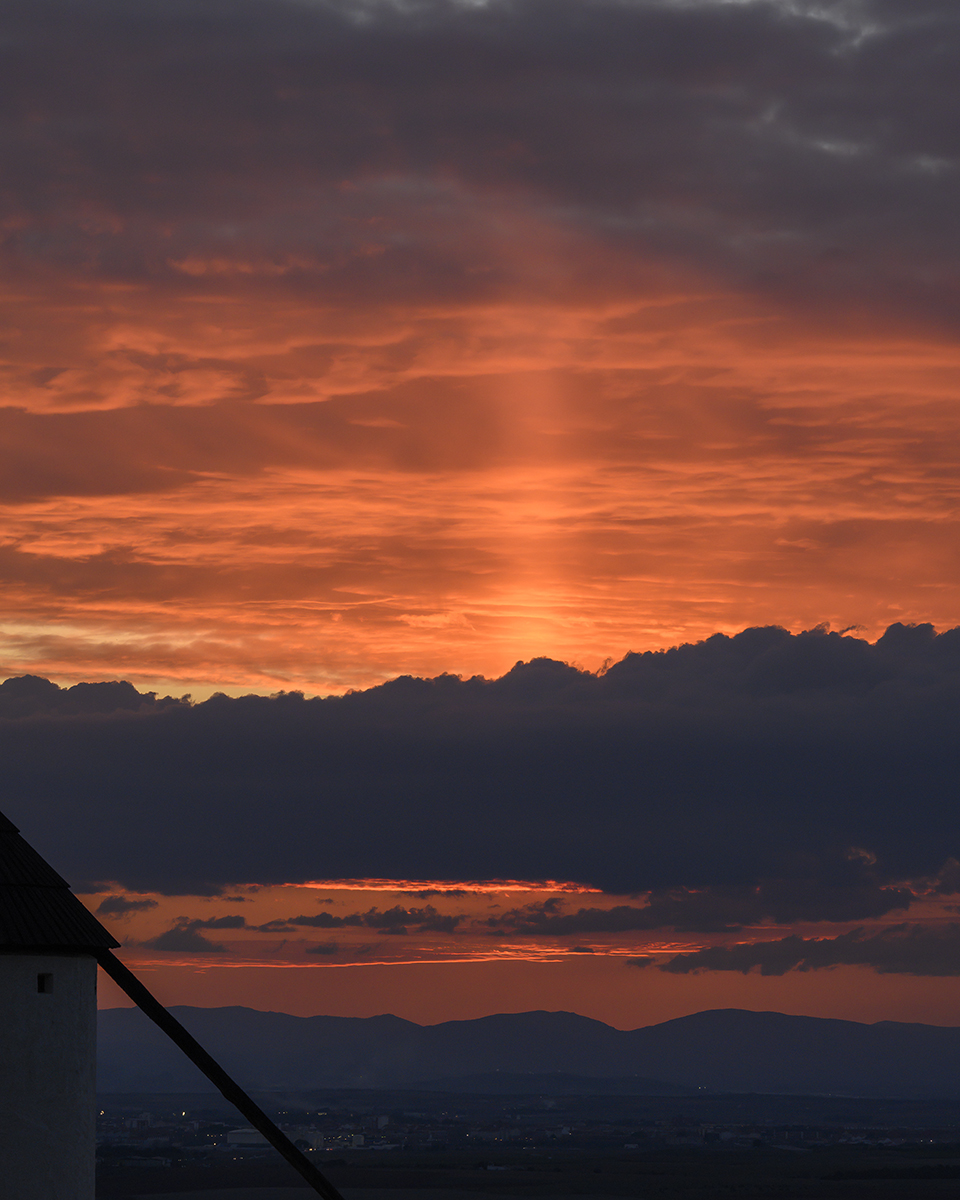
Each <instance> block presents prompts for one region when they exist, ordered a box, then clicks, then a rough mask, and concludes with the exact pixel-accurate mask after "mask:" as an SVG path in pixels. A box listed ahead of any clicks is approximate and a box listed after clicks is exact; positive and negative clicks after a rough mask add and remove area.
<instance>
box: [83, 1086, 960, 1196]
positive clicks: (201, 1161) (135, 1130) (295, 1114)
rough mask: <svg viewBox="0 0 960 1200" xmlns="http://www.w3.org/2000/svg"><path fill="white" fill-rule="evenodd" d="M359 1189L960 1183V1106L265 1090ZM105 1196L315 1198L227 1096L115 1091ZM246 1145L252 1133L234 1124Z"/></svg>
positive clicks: (703, 1191) (901, 1189)
mask: <svg viewBox="0 0 960 1200" xmlns="http://www.w3.org/2000/svg"><path fill="white" fill-rule="evenodd" d="M257 1099H258V1101H259V1103H260V1104H261V1105H262V1106H263V1107H264V1108H265V1109H267V1110H269V1111H270V1113H271V1115H272V1116H273V1117H274V1118H275V1119H276V1120H277V1121H279V1122H280V1123H281V1124H282V1125H284V1126H285V1128H286V1129H287V1131H288V1134H289V1136H291V1137H292V1138H294V1139H296V1140H302V1144H303V1145H304V1148H305V1149H306V1146H307V1143H308V1142H309V1143H310V1144H311V1145H312V1146H313V1147H314V1148H312V1149H310V1150H309V1151H307V1152H308V1153H309V1154H310V1156H311V1157H312V1158H313V1159H314V1160H315V1161H316V1162H317V1163H318V1164H319V1165H320V1166H321V1168H322V1169H323V1170H324V1171H325V1173H326V1174H327V1175H328V1176H329V1178H330V1179H331V1181H332V1182H333V1183H334V1184H335V1186H336V1187H337V1188H338V1189H340V1190H341V1191H342V1192H343V1193H344V1196H345V1200H416V1198H417V1197H419V1196H423V1197H425V1198H426V1200H494V1198H497V1200H509V1198H510V1197H513V1198H515V1200H520V1198H529V1200H566V1198H567V1197H574V1196H596V1197H610V1198H613V1197H621V1196H629V1197H637V1198H643V1197H657V1198H661V1197H662V1198H664V1200H667V1198H676V1200H733V1198H735V1197H757V1198H763V1200H774V1198H781V1197H782V1198H788V1200H794V1198H795V1200H908V1198H909V1200H913V1198H914V1197H916V1198H918V1200H923V1198H925V1197H931V1198H933V1197H947V1196H957V1195H960V1103H958V1102H957V1101H956V1100H953V1099H949V1100H945V1101H931V1100H924V1101H920V1100H916V1099H908V1100H878V1099H863V1098H857V1097H849V1096H848V1097H844V1096H764V1095H750V1094H739V1095H709V1094H707V1095H700V1096H683V1097H678V1096H660V1097H655V1096H624V1095H602V1094H600V1095H598V1094H594V1095H556V1094H549V1093H545V1092H536V1093H529V1094H525V1095H519V1094H506V1095H505V1094H500V1095H489V1094H487V1095H477V1094H470V1093H459V1094H456V1093H450V1092H429V1091H390V1090H382V1089H366V1090H355V1089H343V1090H325V1091H323V1092H317V1091H312V1092H300V1093H291V1092H287V1093H261V1094H259V1095H258V1096H257ZM101 1107H102V1109H103V1113H102V1116H101V1120H100V1132H99V1137H100V1142H101V1145H100V1150H99V1160H100V1161H99V1167H98V1184H97V1196H98V1198H99V1200H134V1198H135V1197H137V1198H143V1200H146V1198H149V1200H157V1198H158V1197H171V1198H172V1197H176V1198H177V1200H207V1197H209V1200H286V1197H287V1196H289V1197H290V1200H299V1198H300V1197H304V1198H306V1197H308V1196H311V1195H313V1194H314V1193H312V1192H311V1191H309V1190H306V1189H304V1186H303V1184H302V1181H301V1179H300V1177H299V1176H298V1175H297V1174H296V1173H295V1172H294V1171H293V1169H292V1168H290V1167H288V1166H287V1165H286V1164H285V1163H284V1162H283V1161H282V1160H281V1159H280V1158H279V1156H277V1155H276V1153H275V1152H274V1151H273V1150H272V1149H271V1148H270V1147H268V1146H255V1145H237V1144H232V1143H231V1132H233V1133H234V1135H235V1133H236V1131H237V1127H238V1126H240V1125H241V1122H240V1120H239V1118H238V1116H237V1114H236V1112H234V1111H233V1110H232V1109H230V1107H229V1106H228V1105H227V1104H226V1103H225V1102H224V1101H222V1100H221V1099H220V1098H219V1097H217V1096H213V1095H210V1094H196V1093H194V1094H189V1095H188V1094H179V1095H171V1094H169V1093H168V1094H157V1093H153V1094H147V1093H141V1094H139V1095H129V1094H128V1095H114V1096H101ZM234 1142H235V1137H234Z"/></svg>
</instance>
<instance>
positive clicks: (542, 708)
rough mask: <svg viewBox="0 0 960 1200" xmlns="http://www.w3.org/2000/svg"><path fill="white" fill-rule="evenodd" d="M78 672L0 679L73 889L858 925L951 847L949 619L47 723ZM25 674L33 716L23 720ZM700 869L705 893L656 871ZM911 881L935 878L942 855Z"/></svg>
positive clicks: (45, 825)
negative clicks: (340, 892)
mask: <svg viewBox="0 0 960 1200" xmlns="http://www.w3.org/2000/svg"><path fill="white" fill-rule="evenodd" d="M73 691H74V689H71V690H70V691H69V692H66V693H62V692H59V691H57V690H51V689H50V687H49V686H48V687H47V688H46V689H40V688H39V687H38V684H37V681H36V680H34V679H31V678H29V677H27V678H26V679H10V680H7V682H6V683H4V684H2V685H0V714H3V715H2V717H0V755H2V761H3V763H4V772H3V792H4V799H3V807H4V809H5V810H6V811H7V812H8V814H9V815H10V817H11V818H12V819H13V820H15V821H16V822H17V823H18V824H19V825H20V826H21V827H22V828H23V830H24V833H25V834H26V836H27V837H28V838H30V839H31V840H32V841H34V842H35V844H37V846H38V848H40V849H41V850H42V852H44V853H45V854H47V855H48V856H49V858H50V859H51V861H53V862H54V863H55V864H56V866H57V867H58V869H60V870H61V871H62V872H63V873H65V874H66V876H67V877H68V878H70V879H71V880H72V881H73V882H74V883H75V884H80V883H89V882H91V881H98V880H103V881H117V882H119V883H121V884H123V885H125V886H126V887H127V888H130V889H134V890H142V891H149V890H153V889H156V890H160V891H166V892H171V893H176V892H193V893H198V894H217V893H219V892H220V891H221V890H222V889H223V888H224V887H225V886H226V885H228V884H230V883H233V882H262V883H270V882H291V881H303V880H311V879H324V878H328V879H329V878H369V877H382V878H394V879H423V880H426V879H449V880H460V881H469V880H473V879H496V878H504V879H510V878H515V879H533V880H537V879H561V880H576V881H580V882H582V883H585V884H590V885H594V886H597V887H601V888H604V889H607V890H609V891H611V892H615V893H618V894H627V893H630V892H633V891H646V890H650V889H654V890H656V891H657V895H656V896H655V897H654V898H653V911H652V912H651V911H648V910H646V909H643V910H641V909H640V906H633V905H629V906H624V908H623V910H622V911H620V910H616V909H615V910H614V912H613V914H609V913H599V912H597V911H596V910H595V909H594V908H593V906H591V905H590V904H585V905H584V906H583V908H582V910H581V912H580V913H579V914H574V915H572V916H571V915H562V914H558V913H557V912H555V911H553V910H551V909H550V908H543V907H540V908H539V909H537V908H535V907H534V908H531V907H527V908H521V909H518V910H515V911H514V912H513V913H507V914H503V915H502V916H501V917H499V918H498V921H499V924H500V926H501V927H502V928H504V929H508V930H513V931H515V932H556V933H571V934H580V935H581V936H582V934H583V933H584V932H589V931H591V930H593V931H597V930H599V929H603V928H607V929H609V928H611V927H612V925H616V922H617V921H620V922H621V926H622V927H623V928H637V929H643V928H651V927H657V926H660V925H672V926H673V927H675V928H680V929H682V928H701V929H702V928H708V929H709V928H712V929H732V928H737V927H738V926H739V925H741V924H743V923H744V922H749V921H751V920H755V919H757V917H758V916H767V917H769V918H771V919H774V920H778V921H790V920H823V919H838V920H864V919H868V918H870V917H874V916H878V915H881V914H882V913H883V912H888V911H892V910H895V909H898V908H903V907H905V906H906V904H907V902H908V900H909V896H908V895H907V893H905V892H903V891H902V890H900V889H898V888H897V887H895V886H893V887H890V886H887V887H884V886H883V885H891V884H893V885H895V884H896V883H897V881H899V880H904V879H914V880H916V879H919V878H924V877H927V878H932V877H934V876H936V875H937V874H938V873H939V872H941V870H942V868H943V865H944V863H945V861H946V860H948V859H950V858H951V857H953V858H958V857H960V826H958V822H957V820H956V811H957V796H958V788H960V739H958V729H960V725H958V721H960V629H956V630H951V631H948V632H946V633H943V634H940V635H936V634H935V633H934V631H933V629H932V628H931V627H930V626H917V627H906V626H903V625H894V626H891V628H890V629H889V630H888V631H887V633H886V634H885V635H884V636H883V637H882V638H881V639H880V640H879V641H877V642H876V644H872V645H871V644H870V643H867V642H865V641H861V640H859V639H857V638H854V637H850V636H840V635H838V634H835V633H826V632H822V631H813V632H808V633H804V634H800V635H791V634H789V633H787V632H786V631H784V630H782V629H778V628H775V627H770V628H764V629H749V630H746V631H745V632H743V633H741V634H739V635H737V636H736V637H732V638H730V637H726V636H722V635H716V636H715V637H712V638H710V639H708V640H707V641H705V642H702V643H699V644H697V645H688V646H683V647H680V648H678V649H673V650H668V651H665V652H656V653H645V654H631V655H628V656H627V657H626V658H625V659H624V660H623V661H622V662H620V663H617V664H616V665H614V666H613V667H611V668H610V669H609V670H608V671H607V672H606V673H604V674H600V675H591V674H587V673H585V672H582V671H579V670H577V669H575V668H573V667H570V666H566V665H564V664H563V663H559V662H554V661H551V660H548V659H537V660H534V661H532V662H530V663H526V664H518V665H517V666H516V667H515V668H514V669H513V670H511V671H510V672H508V673H507V674H506V675H505V676H503V677H502V678H501V679H496V680H485V679H482V678H474V679H468V680H460V679H458V678H456V677H454V676H440V677H438V678H436V679H415V678H411V677H403V678H400V679H396V680H394V681H392V682H390V683H387V684H384V685H382V686H380V687H376V688H372V689H370V690H368V691H364V692H358V693H355V694H352V695H347V696H344V697H339V698H328V699H314V700H306V699H304V698H303V697H302V696H300V695H299V694H297V693H289V694H281V695H278V696H274V697H269V698H268V697H262V696H246V697H243V698H241V699H229V698H227V697H225V696H215V697H213V698H211V699H210V700H207V701H205V702H204V703H202V704H196V705H190V704H188V703H179V702H164V701H158V700H156V699H155V698H153V697H149V696H148V697H144V698H143V701H142V704H141V705H140V706H139V707H137V708H132V707H123V706H122V704H125V703H126V699H127V698H128V697H129V695H130V692H129V691H128V690H127V689H126V688H120V689H117V690H116V691H115V692H114V693H106V692H103V691H100V692H96V693H87V692H83V693H81V695H93V694H96V695H99V696H102V695H106V694H115V695H116V696H117V697H118V698H119V699H120V701H121V702H122V704H121V705H118V707H117V708H116V710H115V711H113V712H104V711H89V710H86V711H79V712H74V713H70V714H64V713H63V712H62V711H61V707H60V705H61V700H62V697H63V696H64V695H66V696H69V695H71V694H72V692H73ZM28 693H29V694H30V695H32V696H34V697H36V696H37V695H39V694H43V695H45V696H47V697H48V698H49V701H50V702H49V704H48V705H47V707H46V709H43V708H41V709H37V707H36V706H35V705H34V706H33V711H32V715H20V714H21V713H22V712H23V711H24V708H23V700H22V697H23V695H24V694H28ZM954 874H956V872H955V871H954ZM704 886H709V887H711V888H712V889H714V890H713V893H712V899H711V904H710V907H709V911H706V910H705V906H704V902H703V900H702V899H700V898H698V897H697V896H695V895H694V896H691V895H688V894H685V893H683V892H682V891H680V892H678V891H677V890H676V889H684V888H698V887H704ZM931 886H935V887H938V888H939V889H940V891H941V892H953V891H956V890H957V887H956V880H955V879H953V877H952V876H951V875H950V874H949V872H948V873H947V874H946V875H942V876H941V881H940V883H939V884H933V885H931ZM428 908H429V906H428ZM428 908H424V909H399V908H398V910H397V913H395V914H394V916H396V918H397V922H396V923H397V924H399V925H403V924H404V922H405V920H406V923H407V924H408V925H409V921H410V918H409V917H408V918H404V917H403V915H402V914H404V913H407V914H409V913H413V914H414V917H413V918H412V919H413V920H414V922H415V923H417V924H422V923H423V922H424V921H429V919H430V913H429V911H428ZM391 920H393V917H390V918H387V917H383V919H382V920H381V921H380V927H381V928H386V927H387V926H388V925H389V924H390V921H391ZM363 923H364V924H370V923H372V922H367V921H364V922H363ZM333 924H335V921H334V919H333V918H328V916H318V918H317V926H318V928H319V927H321V926H322V927H323V928H332V927H333ZM194 932H196V930H194Z"/></svg>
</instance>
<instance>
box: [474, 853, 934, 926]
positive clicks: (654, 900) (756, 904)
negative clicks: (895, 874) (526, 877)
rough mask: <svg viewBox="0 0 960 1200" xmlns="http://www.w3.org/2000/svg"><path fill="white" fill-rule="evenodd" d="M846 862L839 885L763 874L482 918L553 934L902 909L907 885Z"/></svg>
mask: <svg viewBox="0 0 960 1200" xmlns="http://www.w3.org/2000/svg"><path fill="white" fill-rule="evenodd" d="M836 868H839V864H836ZM847 869H848V871H849V873H850V875H851V879H850V881H849V882H848V883H846V884H845V885H841V884H838V883H836V882H827V881H825V880H823V879H799V880H797V879H777V880H763V881H762V882H761V883H760V884H758V885H756V886H753V887H727V888H723V887H719V888H716V887H715V888H704V889H702V890H701V891H689V890H687V889H676V890H673V891H669V892H659V893H657V892H655V893H653V894H652V895H650V896H649V898H648V900H647V903H646V904H643V905H630V904H618V905H615V906H614V907H612V908H585V907H582V908H579V909H577V911H576V912H564V911H562V909H561V908H560V905H559V902H558V901H557V900H554V899H551V900H547V901H545V902H543V903H537V904H528V905H524V906H523V907H521V908H515V909H513V910H511V911H509V912H505V913H503V914H501V915H499V916H496V917H489V918H487V921H486V924H487V925H489V926H491V927H493V928H505V929H509V930H510V932H512V933H522V934H552V935H554V936H557V935H565V934H578V933H625V932H628V931H631V930H638V931H639V930H651V929H665V928H669V929H675V930H677V931H695V930H696V931H700V932H709V931H720V930H734V929H739V928H741V927H742V926H744V925H754V924H757V923H759V922H761V921H771V922H773V923H774V924H777V925H787V924H791V923H792V922H794V921H862V920H867V919H868V918H871V917H880V916H883V915H884V914H885V913H888V912H893V911H896V910H897V909H906V908H909V907H910V905H911V904H912V903H913V900H914V898H915V897H914V895H913V893H912V892H911V891H910V890H909V889H908V888H902V887H899V888H898V887H881V886H879V885H878V884H877V883H875V882H871V881H869V880H868V879H859V880H858V879H856V875H857V874H858V864H857V863H856V861H854V862H853V863H852V864H851V865H850V866H849V867H848V868H847Z"/></svg>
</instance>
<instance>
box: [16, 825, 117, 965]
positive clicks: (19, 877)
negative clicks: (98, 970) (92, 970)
mask: <svg viewBox="0 0 960 1200" xmlns="http://www.w3.org/2000/svg"><path fill="white" fill-rule="evenodd" d="M119 944H120V943H119V942H118V941H117V940H116V938H114V937H113V936H112V935H111V934H109V933H108V932H107V931H106V929H104V927H103V926H102V925H101V924H100V922H99V921H98V920H97V919H96V917H95V916H94V915H93V914H92V913H91V912H89V911H88V910H87V909H86V908H85V907H84V906H83V905H82V904H81V903H80V901H79V900H78V899H77V898H76V896H75V895H74V894H73V892H71V891H70V886H69V884H68V883H67V882H66V880H64V879H62V878H61V877H60V876H59V875H58V874H57V872H56V871H55V870H54V869H53V867H51V866H50V865H49V863H47V862H46V861H45V860H44V859H43V858H41V857H40V855H39V854H38V853H37V852H36V850H34V848H33V847H32V846H31V845H29V844H28V843H27V842H25V841H24V840H23V838H22V837H21V836H20V834H19V831H18V830H17V827H16V826H15V825H13V824H12V823H11V822H10V821H8V820H7V818H6V817H4V816H3V815H2V814H0V951H4V950H7V951H9V950H13V949H16V948H18V947H23V948H27V947H29V948H30V949H32V950H41V949H50V950H98V949H106V948H113V947H115V946H119Z"/></svg>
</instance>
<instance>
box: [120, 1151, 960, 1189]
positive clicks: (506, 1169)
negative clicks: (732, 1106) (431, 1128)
mask: <svg viewBox="0 0 960 1200" xmlns="http://www.w3.org/2000/svg"><path fill="white" fill-rule="evenodd" d="M491 1168H492V1169H491ZM327 1174H328V1176H329V1178H330V1179H331V1181H332V1182H333V1183H334V1184H335V1186H336V1187H337V1188H338V1189H340V1190H341V1191H343V1193H344V1195H345V1198H346V1200H392V1197H395V1198H396V1200H413V1198H414V1197H415V1196H417V1195H423V1196H425V1197H427V1200H434V1198H435V1200H489V1198H491V1197H503V1198H506V1197H529V1198H530V1200H561V1198H565V1197H572V1196H598V1197H601V1196H609V1197H614V1196H617V1197H620V1196H634V1197H663V1198H664V1200H666V1198H668V1197H676V1198H678V1200H681V1198H682V1200H731V1198H732V1197H747V1196H750V1197H764V1198H767V1197H769V1198H773V1197H777V1198H781V1197H789V1198H794V1197H795V1198H796V1200H801V1198H802V1200H874V1198H876V1200H901V1198H902V1200H907V1198H908V1197H947V1196H956V1195H957V1194H958V1192H960V1145H957V1146H950V1147H948V1146H937V1147H930V1148H913V1149H909V1150H908V1149H877V1148H865V1147H857V1146H849V1147H831V1148H823V1149H814V1150H810V1151H807V1152H798V1151H791V1150H785V1149H783V1150H777V1149H773V1148H753V1149H737V1150H705V1149H695V1148H688V1147H676V1148H669V1149H660V1150H655V1151H645V1152H628V1151H623V1152H621V1153H620V1154H616V1155H613V1154H611V1155H591V1154H586V1153H582V1152H578V1151H573V1150H569V1151H558V1152H557V1153H555V1154H553V1155H542V1156H541V1155H535V1154H531V1153H523V1152H520V1153H516V1152H514V1153H505V1152H497V1153H494V1154H490V1155H488V1156H487V1157H486V1159H485V1162H484V1165H483V1166H480V1164H479V1160H478V1159H477V1158H476V1157H475V1156H474V1157H473V1158H471V1157H470V1156H467V1155H465V1154H436V1155H432V1156H430V1157H429V1159H428V1158H427V1157H425V1156H424V1155H422V1154H421V1155H416V1154H411V1153H409V1152H407V1153H402V1154H395V1155H391V1156H390V1161H378V1162H377V1163H376V1164H369V1165H367V1164H361V1163H350V1162H348V1163H344V1164H341V1165H330V1166H328V1167H327ZM226 1189H229V1190H226ZM277 1189H279V1190H277ZM287 1194H289V1196H290V1200H294V1197H297V1200H299V1198H300V1197H301V1196H302V1197H304V1198H305V1197H307V1196H310V1195H313V1194H314V1193H313V1192H311V1191H310V1190H308V1189H306V1190H305V1189H304V1188H303V1185H302V1182H301V1181H300V1180H299V1177H298V1176H297V1175H296V1174H295V1172H293V1171H292V1170H291V1169H290V1168H288V1167H287V1166H286V1165H285V1164H283V1163H273V1162H266V1161H264V1162H258V1163H245V1164H240V1163H237V1164H232V1165H222V1166H218V1167H210V1168H196V1167H180V1168H156V1167H154V1168H147V1167H140V1168H137V1167H123V1168H114V1169H112V1170H110V1171H104V1172H103V1173H102V1174H101V1177H100V1179H99V1181H98V1187H97V1196H98V1197H99V1198H102V1200H126V1198H128V1197H129V1198H131V1200H132V1198H133V1197H150V1200H155V1198H156V1197H159V1196H164V1197H166V1196H171V1197H178V1200H187V1198H188V1197H190V1200H194V1197H196V1196H203V1197H206V1196H209V1197H210V1200H284V1197H285V1195H287Z"/></svg>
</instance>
